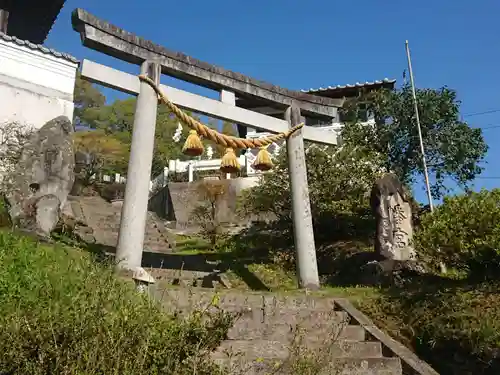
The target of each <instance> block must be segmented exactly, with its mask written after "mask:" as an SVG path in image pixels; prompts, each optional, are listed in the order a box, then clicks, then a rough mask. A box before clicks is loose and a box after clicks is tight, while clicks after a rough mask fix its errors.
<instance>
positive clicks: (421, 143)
mask: <svg viewBox="0 0 500 375" xmlns="http://www.w3.org/2000/svg"><path fill="white" fill-rule="evenodd" d="M406 56H407V58H408V71H409V73H410V82H411V91H412V94H413V104H414V106H415V117H416V119H417V128H418V138H419V140H420V151H421V152H422V163H423V164H424V176H425V186H426V188H427V198H428V199H429V207H430V209H431V212H433V211H434V205H433V204H432V195H431V188H430V185H429V174H428V173H427V162H426V161H425V151H424V141H423V139H422V129H421V128H420V116H419V114H418V105H417V94H416V93H415V82H414V81H413V69H412V67H411V57H410V47H409V46H408V41H406Z"/></svg>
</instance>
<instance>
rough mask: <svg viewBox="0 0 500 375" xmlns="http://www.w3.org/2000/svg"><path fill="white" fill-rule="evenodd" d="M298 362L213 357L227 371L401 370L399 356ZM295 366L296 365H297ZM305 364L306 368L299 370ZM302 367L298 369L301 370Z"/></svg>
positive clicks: (389, 374) (341, 373)
mask: <svg viewBox="0 0 500 375" xmlns="http://www.w3.org/2000/svg"><path fill="white" fill-rule="evenodd" d="M319 360H320V361H321V362H318V361H315V360H314V359H312V360H311V361H309V360H307V359H306V360H304V359H302V361H300V362H296V361H294V358H290V359H288V360H285V361H283V360H282V359H281V358H273V359H264V360H261V359H258V360H255V361H251V362H248V361H246V360H245V358H244V357H243V358H238V357H234V358H225V359H221V358H218V359H215V362H216V363H218V364H220V365H222V366H225V367H226V368H227V369H228V370H229V372H230V373H231V374H247V375H257V374H262V375H264V374H280V375H285V374H286V375H289V374H300V373H308V374H317V375H402V373H403V370H402V367H401V361H400V359H399V358H336V359H328V358H319ZM297 367H299V368H297ZM305 367H307V369H306V371H307V372H302V371H304V370H305ZM297 370H298V371H297ZM301 370H302V371H301Z"/></svg>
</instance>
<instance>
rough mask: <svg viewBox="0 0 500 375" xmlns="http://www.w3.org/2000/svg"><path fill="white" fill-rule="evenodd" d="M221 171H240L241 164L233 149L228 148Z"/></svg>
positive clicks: (222, 161)
mask: <svg viewBox="0 0 500 375" xmlns="http://www.w3.org/2000/svg"><path fill="white" fill-rule="evenodd" d="M220 170H221V171H222V172H223V173H236V172H239V171H240V162H239V161H238V158H237V157H236V154H235V153H234V150H233V149H232V148H226V153H225V154H224V156H223V157H222V160H221V163H220Z"/></svg>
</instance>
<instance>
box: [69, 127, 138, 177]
mask: <svg viewBox="0 0 500 375" xmlns="http://www.w3.org/2000/svg"><path fill="white" fill-rule="evenodd" d="M74 143H75V150H76V152H80V153H81V154H82V155H86V157H87V158H86V159H87V164H86V165H85V166H82V169H81V170H80V172H79V173H80V177H81V179H82V180H83V181H85V182H87V183H88V182H89V181H90V179H91V177H92V176H93V175H94V174H98V173H99V172H104V173H105V172H109V173H112V171H116V170H123V168H124V166H125V165H126V164H127V159H128V154H129V150H128V147H127V145H126V144H125V143H123V142H120V140H118V139H117V138H115V137H114V136H113V135H111V134H106V133H105V132H104V131H103V130H91V131H81V132H76V133H75V135H74Z"/></svg>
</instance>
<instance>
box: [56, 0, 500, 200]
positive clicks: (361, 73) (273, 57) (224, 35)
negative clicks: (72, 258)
mask: <svg viewBox="0 0 500 375" xmlns="http://www.w3.org/2000/svg"><path fill="white" fill-rule="evenodd" d="M306 4H307V5H306ZM77 7H81V8H84V9H86V10H87V11H89V12H91V13H93V14H95V15H96V16H98V17H99V18H102V19H105V20H107V21H110V22H111V23H113V24H115V25H117V26H120V27H122V28H124V29H126V30H128V31H131V32H133V33H135V34H137V35H139V36H142V37H145V38H147V39H150V40H152V41H154V42H156V43H158V44H162V45H164V46H165V47H167V48H170V49H172V50H176V51H181V52H184V53H186V54H188V55H191V56H193V57H196V58H198V59H200V60H203V61H206V62H209V63H212V64H216V65H220V66H223V67H224V68H227V69H230V70H234V71H237V72H240V73H243V74H246V75H249V76H251V77H254V78H258V79H262V80H265V81H269V82H272V83H274V84H277V85H280V86H284V87H287V88H290V89H306V88H317V87H320V86H328V85H337V84H347V83H356V82H365V81H373V80H377V79H383V78H385V77H387V78H396V79H397V80H398V83H401V81H402V72H403V70H404V69H406V67H407V62H406V55H405V49H404V42H405V40H406V39H408V40H409V42H410V48H411V52H412V62H413V69H414V74H415V83H416V85H417V87H429V88H430V87H432V88H438V87H441V86H443V85H447V86H449V87H451V88H453V89H456V90H457V91H458V95H459V98H460V100H461V101H462V107H461V108H462V114H463V115H464V119H465V120H467V121H468V122H469V123H470V124H471V125H472V126H474V127H482V128H484V129H485V130H484V136H485V139H486V141H487V143H488V145H489V146H490V150H489V153H488V157H487V164H486V170H485V171H484V172H483V174H482V175H481V177H480V178H478V179H477V180H476V182H475V188H476V189H479V188H481V187H485V188H493V187H498V186H499V185H500V179H497V178H496V177H500V171H498V168H497V167H496V165H495V164H496V163H495V162H494V160H497V159H498V158H499V156H500V149H499V148H497V146H496V143H497V142H498V140H499V139H500V96H499V94H498V87H500V73H499V69H498V64H499V61H500V39H499V35H500V22H499V20H498V15H499V14H500V2H499V1H498V0H478V1H474V2H472V1H465V0H434V1H429V0H420V1H418V2H409V1H404V2H403V1H396V0H385V1H374V0H358V1H342V2H341V1H333V0H309V1H307V2H305V1H298V0H286V1H285V0H273V1H269V0H252V1H234V0H233V1H227V0H212V1H201V0H196V1H184V2H171V1H150V0H143V1H117V0H105V1H104V0H99V1H97V0H87V1H84V0H67V1H66V5H65V7H64V8H63V10H62V12H61V14H60V15H59V18H58V19H57V21H56V23H55V25H54V28H53V29H52V32H51V34H50V35H49V38H48V40H47V42H46V44H47V45H48V46H50V47H52V48H54V49H57V50H60V51H63V52H67V53H70V54H73V55H74V56H76V57H77V58H79V59H83V58H87V59H91V60H94V61H97V62H100V63H103V64H107V65H109V66H112V67H115V68H117V69H121V70H124V71H128V72H130V73H137V72H138V67H136V66H133V65H130V64H127V63H123V62H120V61H118V60H116V59H113V58H110V57H107V56H105V55H102V54H100V53H97V52H94V51H92V50H89V49H87V48H84V47H83V46H82V45H81V43H80V39H79V36H78V34H77V33H76V32H74V31H73V30H72V28H71V18H70V14H71V11H72V10H73V9H75V8H77ZM163 81H164V82H165V83H168V84H171V85H173V86H176V87H179V88H181V89H188V90H190V91H193V92H196V93H198V94H203V95H207V96H211V97H216V95H215V93H214V92H210V91H209V90H206V89H200V88H194V87H193V86H192V85H189V84H185V83H182V82H178V81H173V80H168V79H167V78H164V79H163ZM105 93H106V95H107V96H108V98H109V99H111V100H112V99H115V98H121V97H123V95H121V94H118V93H116V92H112V91H111V90H105ZM493 110H498V111H496V112H492V113H489V114H483V115H475V116H468V115H469V114H474V113H481V112H486V111H493ZM415 193H416V196H417V198H418V199H419V200H422V201H425V192H424V191H423V190H422V188H421V186H418V187H416V188H415Z"/></svg>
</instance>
